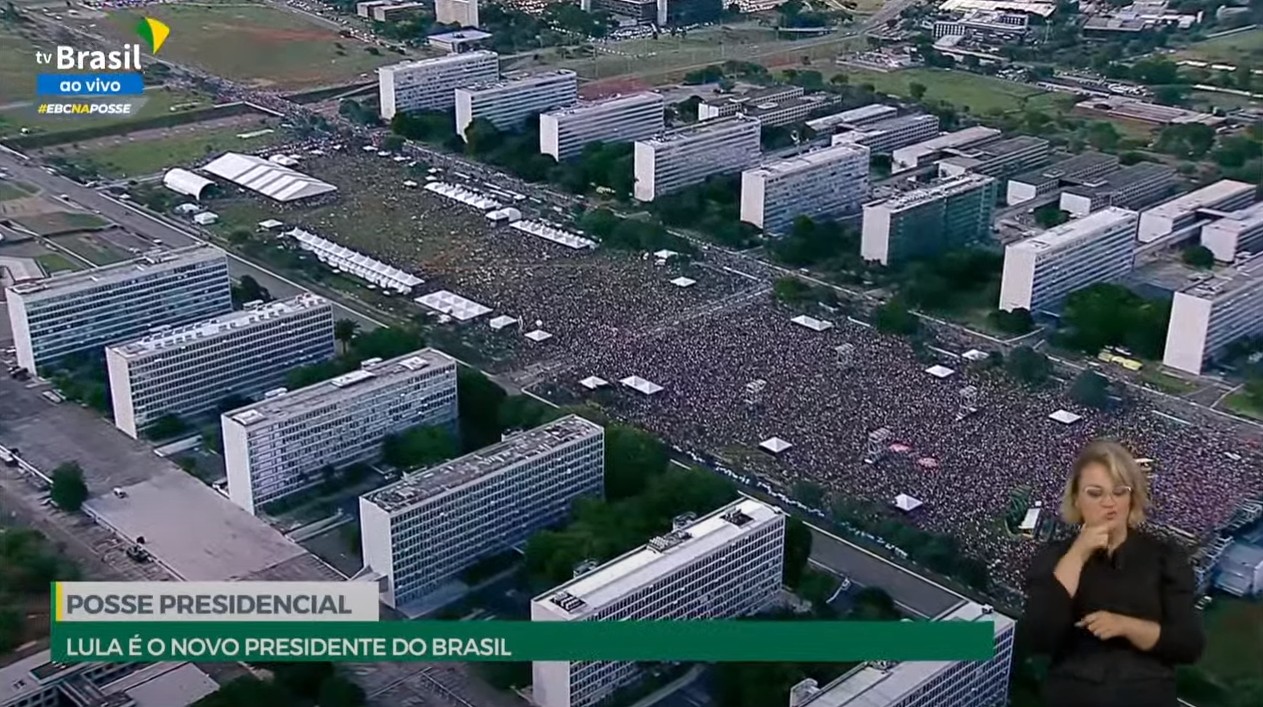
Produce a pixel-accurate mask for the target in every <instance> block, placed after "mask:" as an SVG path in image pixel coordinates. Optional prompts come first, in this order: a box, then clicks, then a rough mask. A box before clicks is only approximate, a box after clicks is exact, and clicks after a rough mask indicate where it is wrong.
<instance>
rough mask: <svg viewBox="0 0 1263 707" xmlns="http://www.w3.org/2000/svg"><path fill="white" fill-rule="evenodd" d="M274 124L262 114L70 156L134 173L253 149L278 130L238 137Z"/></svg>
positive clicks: (117, 173) (115, 173)
mask: <svg viewBox="0 0 1263 707" xmlns="http://www.w3.org/2000/svg"><path fill="white" fill-rule="evenodd" d="M267 127H271V126H270V125H269V124H268V123H267V121H265V120H263V119H262V118H260V119H259V120H258V121H257V122H256V121H251V122H248V123H241V124H238V125H233V126H229V127H224V128H218V129H215V130H208V131H205V132H185V133H178V134H173V135H170V136H168V137H161V138H155V139H152V140H144V139H141V140H134V141H128V142H120V143H118V144H114V145H104V146H101V147H99V148H95V149H89V150H85V151H83V152H78V153H75V154H74V155H73V156H72V158H71V159H74V160H83V161H86V162H91V163H92V164H93V165H94V166H95V167H96V168H97V171H98V172H99V173H100V174H101V175H102V176H106V177H135V176H140V175H146V174H153V173H155V172H161V171H163V170H166V169H169V168H171V167H178V166H181V165H189V164H191V163H193V162H197V161H198V160H202V159H204V158H206V157H208V156H210V155H218V154H220V153H223V152H228V151H230V150H236V151H247V152H248V151H251V150H257V149H259V148H262V147H266V146H267V145H270V144H272V143H274V142H276V141H277V140H279V139H280V137H281V134H280V133H277V132H273V133H269V134H267V135H260V136H258V137H252V138H249V139H244V140H243V139H241V138H239V137H237V136H238V135H240V134H242V133H249V132H254V131H256V130H261V129H264V128H267Z"/></svg>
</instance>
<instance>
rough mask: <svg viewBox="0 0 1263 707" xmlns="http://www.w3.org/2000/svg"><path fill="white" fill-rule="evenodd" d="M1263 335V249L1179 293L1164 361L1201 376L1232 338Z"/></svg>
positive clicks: (1172, 308)
mask: <svg viewBox="0 0 1263 707" xmlns="http://www.w3.org/2000/svg"><path fill="white" fill-rule="evenodd" d="M1260 334H1263V253H1260V254H1258V255H1254V256H1252V257H1251V258H1249V259H1248V260H1244V261H1242V262H1240V263H1239V264H1237V265H1234V266H1230V267H1227V268H1223V269H1221V270H1220V271H1219V272H1217V273H1216V274H1215V276H1214V277H1212V278H1211V279H1209V280H1204V281H1202V282H1198V283H1196V284H1194V285H1192V286H1191V287H1189V288H1188V289H1186V290H1184V291H1183V292H1176V293H1175V299H1174V300H1172V302H1171V324H1170V326H1169V328H1168V329H1167V343H1166V350H1165V351H1164V352H1163V354H1162V363H1163V365H1166V366H1170V367H1171V368H1174V369H1177V370H1180V371H1184V372H1186V373H1193V374H1200V373H1201V372H1202V369H1203V368H1204V367H1205V366H1206V364H1207V363H1209V362H1211V361H1213V360H1215V359H1216V358H1217V357H1218V356H1220V355H1221V354H1223V351H1224V348H1225V347H1227V346H1228V345H1229V344H1231V343H1232V342H1234V341H1236V340H1238V339H1242V338H1245V337H1249V336H1258V335H1260Z"/></svg>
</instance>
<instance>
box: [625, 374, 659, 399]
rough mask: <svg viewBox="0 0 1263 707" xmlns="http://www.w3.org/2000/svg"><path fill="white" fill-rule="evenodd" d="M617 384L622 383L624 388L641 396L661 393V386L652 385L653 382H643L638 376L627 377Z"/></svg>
mask: <svg viewBox="0 0 1263 707" xmlns="http://www.w3.org/2000/svg"><path fill="white" fill-rule="evenodd" d="M619 383H622V384H623V385H624V386H626V387H628V388H631V389H632V390H634V391H636V392H637V393H641V394H643V395H654V394H655V393H661V392H662V391H663V387H662V386H660V385H658V384H657V383H654V382H653V381H650V380H645V379H644V378H641V377H640V376H627V377H626V378H624V379H622V380H621V381H619Z"/></svg>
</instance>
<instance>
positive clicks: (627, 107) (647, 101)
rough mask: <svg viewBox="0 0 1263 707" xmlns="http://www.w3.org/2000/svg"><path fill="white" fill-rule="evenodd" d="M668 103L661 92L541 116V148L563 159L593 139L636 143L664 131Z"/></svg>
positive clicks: (610, 99) (550, 112) (591, 104)
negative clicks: (665, 102) (664, 100)
mask: <svg viewBox="0 0 1263 707" xmlns="http://www.w3.org/2000/svg"><path fill="white" fill-rule="evenodd" d="M665 126H666V113H665V104H664V102H663V100H662V96H660V95H659V94H657V93H651V92H648V91H646V92H644V93H633V94H630V95H626V96H615V97H613V98H607V99H605V100H601V101H593V102H590V103H579V104H577V105H574V106H572V107H570V108H563V109H562V110H556V111H549V112H547V113H543V114H541V115H540V116H539V151H540V153H542V154H545V155H551V156H552V157H553V158H554V159H556V160H558V161H561V160H566V159H570V158H571V157H574V156H576V155H578V154H579V153H581V152H582V151H583V146H584V145H587V144H588V143H593V142H632V141H635V140H640V139H641V138H648V137H653V136H654V135H657V134H658V133H660V132H662V130H663V128H664V127H665Z"/></svg>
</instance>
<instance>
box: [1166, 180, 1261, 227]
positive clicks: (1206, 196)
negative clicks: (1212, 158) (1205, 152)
mask: <svg viewBox="0 0 1263 707" xmlns="http://www.w3.org/2000/svg"><path fill="white" fill-rule="evenodd" d="M1254 189H1255V185H1253V184H1247V183H1246V182H1234V181H1233V180H1231V179H1221V180H1220V181H1218V182H1215V183H1214V184H1210V185H1208V186H1205V187H1202V188H1201V189H1197V190H1194V191H1191V192H1189V193H1187V194H1181V195H1180V196H1177V197H1175V198H1174V199H1171V200H1170V201H1164V202H1162V203H1161V204H1158V205H1157V206H1155V207H1153V208H1151V209H1145V212H1144V214H1145V216H1156V217H1158V218H1178V217H1180V216H1184V215H1187V214H1190V213H1192V212H1194V211H1198V210H1200V209H1207V208H1214V204H1215V203H1216V202H1219V201H1223V200H1224V199H1231V198H1232V197H1235V196H1240V195H1242V194H1246V193H1253V192H1254Z"/></svg>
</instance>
